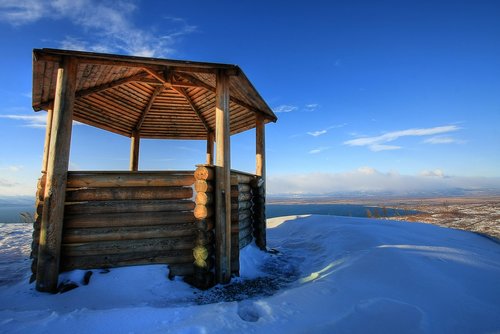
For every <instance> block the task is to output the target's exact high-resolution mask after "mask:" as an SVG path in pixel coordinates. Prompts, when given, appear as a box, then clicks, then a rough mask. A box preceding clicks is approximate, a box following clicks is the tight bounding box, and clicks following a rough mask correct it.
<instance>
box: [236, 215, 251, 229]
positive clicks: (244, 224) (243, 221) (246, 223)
mask: <svg viewBox="0 0 500 334" xmlns="http://www.w3.org/2000/svg"><path fill="white" fill-rule="evenodd" d="M252 223H253V219H252V216H249V217H246V218H245V219H241V220H239V221H238V228H239V229H244V228H246V227H247V226H252Z"/></svg>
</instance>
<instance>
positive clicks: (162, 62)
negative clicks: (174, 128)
mask: <svg viewBox="0 0 500 334" xmlns="http://www.w3.org/2000/svg"><path fill="white" fill-rule="evenodd" d="M64 56H68V57H72V58H74V59H75V60H76V61H77V62H78V63H80V64H94V65H108V66H124V67H141V68H144V66H147V67H148V68H149V69H152V70H156V71H161V70H164V69H165V68H166V67H168V68H170V69H172V70H175V71H183V72H192V73H216V72H217V71H218V70H219V69H223V70H225V71H226V73H227V75H239V74H240V72H241V70H240V68H239V67H238V66H236V65H230V64H220V63H204V62H194V61H184V60H172V59H157V58H148V57H137V56H124V55H115V54H105V53H94V52H84V51H69V50H59V49H50V48H44V49H34V50H33V60H34V61H48V62H60V61H61V59H62V58H63V57H64Z"/></svg>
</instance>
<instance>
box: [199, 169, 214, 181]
mask: <svg viewBox="0 0 500 334" xmlns="http://www.w3.org/2000/svg"><path fill="white" fill-rule="evenodd" d="M214 175H215V172H214V169H213V168H210V167H205V166H198V167H197V168H196V170H195V171H194V178H195V179H196V180H203V181H207V180H209V181H210V180H213V179H214Z"/></svg>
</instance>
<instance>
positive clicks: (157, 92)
mask: <svg viewBox="0 0 500 334" xmlns="http://www.w3.org/2000/svg"><path fill="white" fill-rule="evenodd" d="M165 88H166V87H165V86H158V87H156V88H155V90H154V91H153V94H151V97H150V98H149V102H148V104H147V105H146V108H144V110H143V111H142V114H141V118H139V120H138V121H137V124H136V125H135V129H134V131H140V130H141V127H142V123H144V120H145V119H146V116H147V114H148V112H149V110H151V107H152V106H153V103H154V102H155V99H156V97H157V96H158V95H160V94H161V93H162V92H163V90H164V89H165ZM132 134H133V133H132ZM132 134H131V135H132Z"/></svg>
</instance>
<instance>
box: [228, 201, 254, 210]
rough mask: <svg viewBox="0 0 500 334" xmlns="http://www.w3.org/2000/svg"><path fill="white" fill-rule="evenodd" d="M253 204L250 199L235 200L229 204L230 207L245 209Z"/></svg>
mask: <svg viewBox="0 0 500 334" xmlns="http://www.w3.org/2000/svg"><path fill="white" fill-rule="evenodd" d="M252 206H253V203H252V201H237V202H236V203H233V204H232V205H231V208H232V209H238V210H247V209H250V208H251V207H252Z"/></svg>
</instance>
